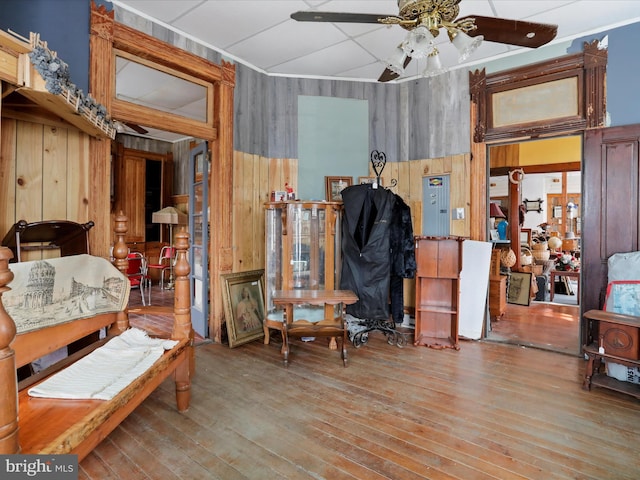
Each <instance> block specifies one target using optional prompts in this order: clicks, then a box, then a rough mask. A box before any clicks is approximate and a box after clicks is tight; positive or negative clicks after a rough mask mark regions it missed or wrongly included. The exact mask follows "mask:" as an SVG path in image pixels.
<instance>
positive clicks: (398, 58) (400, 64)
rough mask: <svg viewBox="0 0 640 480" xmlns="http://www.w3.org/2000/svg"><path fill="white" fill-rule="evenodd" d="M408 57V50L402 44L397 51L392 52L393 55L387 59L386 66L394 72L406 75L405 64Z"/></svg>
mask: <svg viewBox="0 0 640 480" xmlns="http://www.w3.org/2000/svg"><path fill="white" fill-rule="evenodd" d="M407 57H408V55H407V52H406V51H405V50H404V48H403V47H402V46H400V47H396V49H395V51H394V52H393V53H392V54H391V57H389V58H388V59H387V61H386V67H387V68H388V69H389V70H391V71H392V72H393V73H396V74H398V75H404V64H405V61H406V60H407Z"/></svg>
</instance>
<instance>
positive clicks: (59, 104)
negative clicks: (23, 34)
mask: <svg viewBox="0 0 640 480" xmlns="http://www.w3.org/2000/svg"><path fill="white" fill-rule="evenodd" d="M36 38H37V36H36ZM45 46H46V44H45ZM31 50H32V47H31V45H30V44H29V43H28V42H25V41H23V40H20V39H19V38H16V37H14V36H12V35H10V34H8V33H6V32H3V31H1V30H0V79H1V80H3V81H5V82H7V83H9V84H11V85H12V89H14V90H15V91H17V92H19V93H20V94H21V95H22V96H24V97H25V98H28V99H29V100H30V101H32V102H33V103H35V104H36V105H38V106H40V107H42V108H44V109H46V110H47V111H49V112H51V113H53V114H55V115H57V116H58V117H60V118H61V119H63V120H64V121H66V122H67V123H69V124H71V125H73V126H74V127H76V128H78V129H80V130H82V131H83V132H85V133H87V134H89V135H91V136H94V137H98V138H111V139H112V138H115V134H116V130H115V128H114V127H113V126H112V125H111V124H110V123H109V122H105V121H104V120H102V119H100V118H98V117H97V116H96V115H95V114H93V113H92V112H90V111H88V110H87V109H85V108H84V106H83V105H81V102H80V98H79V97H77V96H76V95H75V94H74V93H72V92H71V91H69V90H68V89H66V88H63V92H62V93H60V94H53V93H50V92H49V91H48V90H47V89H46V87H45V80H44V79H43V78H42V76H41V75H40V74H39V73H38V71H37V70H36V69H35V68H34V67H33V65H32V64H31V62H30V60H29V57H28V55H29V52H31ZM3 94H4V89H3Z"/></svg>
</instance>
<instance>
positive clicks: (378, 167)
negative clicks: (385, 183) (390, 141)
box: [369, 150, 398, 188]
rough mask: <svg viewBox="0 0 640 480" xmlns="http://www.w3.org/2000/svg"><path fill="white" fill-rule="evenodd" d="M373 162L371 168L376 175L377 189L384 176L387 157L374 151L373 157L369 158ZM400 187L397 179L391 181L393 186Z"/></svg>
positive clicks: (372, 152)
mask: <svg viewBox="0 0 640 480" xmlns="http://www.w3.org/2000/svg"><path fill="white" fill-rule="evenodd" d="M369 159H370V161H371V167H372V168H373V173H375V174H376V183H375V188H377V186H378V185H380V177H381V176H382V171H383V170H384V167H385V165H386V164H387V155H386V154H385V153H384V152H380V151H378V150H372V151H371V155H370V156H369ZM396 185H398V180H397V179H395V178H392V179H391V186H392V187H395V186H396Z"/></svg>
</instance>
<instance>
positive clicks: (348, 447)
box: [79, 292, 640, 480]
mask: <svg viewBox="0 0 640 480" xmlns="http://www.w3.org/2000/svg"><path fill="white" fill-rule="evenodd" d="M154 294H155V292H154ZM134 297H135V294H134V293H132V301H134ZM132 321H134V322H135V320H132ZM138 321H139V319H138ZM145 321H146V320H145ZM157 322H158V323H157V325H160V324H161V323H162V322H161V320H157ZM151 323H153V322H151ZM280 345H281V342H280V341H279V338H278V336H277V335H274V336H272V342H271V344H270V345H263V344H262V342H260V341H256V342H252V343H249V344H246V345H243V346H240V347H237V348H234V349H229V348H228V347H227V346H226V345H216V344H207V343H205V342H201V343H200V345H199V346H198V347H197V348H196V358H197V360H196V361H197V373H196V377H195V378H194V381H193V389H192V392H193V398H192V403H191V408H190V409H189V411H188V412H187V413H184V414H179V413H177V411H176V410H175V396H174V393H173V385H172V384H171V382H166V383H164V384H163V385H162V386H161V388H159V389H158V390H157V391H156V392H154V393H153V394H152V395H151V396H150V397H149V398H148V399H147V400H146V401H145V402H144V403H143V404H142V405H141V406H140V407H139V408H138V409H136V410H135V411H134V412H133V414H132V415H130V416H129V418H127V419H126V420H125V421H124V422H123V423H122V424H121V425H120V426H119V427H118V428H117V429H116V430H115V431H114V432H113V433H112V434H111V435H109V437H107V438H106V439H105V440H104V441H103V442H102V443H101V444H100V445H99V446H98V447H97V448H96V449H95V450H94V451H93V452H92V453H91V454H90V455H89V456H88V457H86V458H85V459H84V460H83V462H82V463H81V465H80V475H79V478H81V479H100V480H107V479H133V478H135V479H190V480H191V479H223V480H227V479H315V480H317V479H343V478H344V479H382V478H386V479H394V480H399V479H418V478H428V479H461V480H471V479H500V480H506V479H536V480H537V479H540V480H551V479H570V478H571V479H576V478H579V479H594V480H596V479H597V480H603V479H612V480H613V479H615V480H625V479H628V480H636V479H637V478H638V475H639V472H640V456H638V454H637V446H638V445H640V415H639V414H638V409H639V406H640V404H639V403H638V401H637V400H635V399H633V398H630V397H627V396H625V395H622V394H617V393H615V392H610V391H607V390H602V389H598V388H594V390H593V391H592V392H586V391H584V390H582V388H581V385H582V375H583V372H584V366H585V362H584V361H583V360H582V359H581V358H579V357H577V356H569V355H561V354H558V353H554V352H549V351H544V350H540V349H533V348H524V347H519V346H514V345H507V344H501V343H493V342H470V341H464V342H462V343H461V349H460V351H454V350H431V349H428V348H426V347H414V346H407V347H405V348H398V347H396V346H391V345H388V344H387V343H386V341H385V339H384V337H383V336H382V335H381V334H377V333H374V334H372V335H371V337H370V340H369V343H367V344H366V345H364V346H363V347H361V348H359V349H354V348H353V347H351V346H349V348H348V350H349V366H348V367H347V368H344V367H343V366H342V362H341V360H340V353H339V352H338V351H330V350H328V349H327V347H326V342H325V340H324V339H319V340H317V341H315V342H310V343H302V342H299V341H294V343H293V345H292V352H291V356H290V366H289V368H285V367H283V365H282V359H281V355H280Z"/></svg>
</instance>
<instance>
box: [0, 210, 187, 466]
mask: <svg viewBox="0 0 640 480" xmlns="http://www.w3.org/2000/svg"><path fill="white" fill-rule="evenodd" d="M115 232H116V238H117V242H116V244H115V246H114V249H113V255H114V257H115V259H116V260H115V262H114V263H115V265H116V266H117V267H118V269H119V270H120V271H121V272H124V271H125V270H126V266H127V259H126V256H127V247H126V244H125V243H124V233H125V232H126V217H124V216H123V215H122V214H121V215H119V216H118V217H117V218H116V228H115ZM176 248H177V250H178V254H177V255H178V258H177V262H176V265H175V269H174V273H175V276H176V279H175V304H174V307H173V309H172V313H173V317H174V322H173V331H172V334H171V338H172V339H173V340H177V341H178V343H177V344H176V345H175V346H174V347H173V348H171V349H170V350H168V351H166V352H165V353H164V354H163V355H162V357H161V358H160V359H159V360H157V361H156V362H155V363H154V364H153V365H152V366H151V368H149V369H148V370H147V371H146V372H145V373H144V374H143V375H142V376H140V377H138V378H137V379H136V380H134V381H133V382H132V383H130V384H129V385H128V386H127V387H125V388H124V389H123V390H122V391H121V392H120V393H118V394H117V395H116V396H115V397H113V398H112V399H111V400H68V399H50V398H33V397H30V396H29V395H28V393H27V389H28V388H27V387H29V386H32V385H35V384H37V383H39V382H41V381H43V380H44V379H46V378H48V377H49V376H50V375H52V374H53V373H55V372H56V371H59V370H60V368H59V367H65V366H67V365H69V364H71V363H73V362H75V361H77V360H78V359H79V358H82V357H83V356H84V355H86V354H88V353H90V352H91V351H93V350H95V348H97V346H100V345H102V344H104V343H105V342H106V341H107V340H108V339H110V338H112V337H113V336H115V335H118V334H120V333H122V332H124V331H125V330H127V329H128V328H129V322H128V312H127V310H126V309H125V310H124V311H122V312H117V313H111V314H101V315H97V316H94V317H91V318H86V319H82V320H76V321H72V322H67V323H64V324H59V325H56V326H54V327H51V328H43V329H40V330H35V331H31V332H27V333H25V334H19V335H17V336H16V327H15V323H14V321H13V320H12V318H11V317H10V316H9V315H8V314H7V313H6V310H5V308H4V306H3V305H2V302H1V300H2V294H3V293H5V292H7V291H9V290H10V288H9V287H8V286H7V284H9V283H10V282H11V280H12V279H13V273H12V272H11V270H10V269H9V265H8V262H9V260H10V259H11V257H12V253H11V251H10V250H9V249H8V248H6V247H0V385H2V386H3V388H2V389H1V390H0V454H15V453H23V454H63V453H71V454H77V455H78V461H80V460H82V459H83V458H84V457H85V456H86V455H87V454H88V453H89V452H90V451H91V450H92V449H93V448H94V447H95V446H96V445H98V444H99V443H100V442H101V441H102V440H103V439H104V438H105V437H106V436H107V435H109V433H110V432H112V431H113V430H114V429H115V428H116V427H117V426H118V425H119V424H120V422H122V421H123V420H124V419H125V418H126V417H127V416H128V415H129V414H130V413H131V412H132V411H133V410H134V409H135V408H136V407H137V406H138V405H140V404H141V403H142V402H143V401H144V400H145V399H146V398H147V397H148V396H149V395H150V394H151V392H153V391H154V390H155V388H156V387H158V385H160V384H161V383H162V382H163V381H164V380H165V379H166V378H168V377H169V376H173V377H174V379H175V384H176V402H177V409H178V411H181V412H183V411H186V410H187V409H188V408H189V402H190V389H191V380H190V379H191V375H192V373H193V365H194V357H193V330H192V328H191V314H190V305H189V303H190V294H189V288H190V287H189V285H190V284H189V278H188V275H189V264H188V261H187V249H188V234H186V233H184V232H181V233H179V234H177V240H176ZM157 311H158V307H154V312H155V313H157ZM168 311H169V312H170V311H171V309H170V308H169V309H168ZM137 313H141V314H144V313H145V312H144V309H137ZM103 327H107V328H108V330H107V338H106V339H103V340H100V341H99V342H97V343H96V344H94V345H91V346H89V347H87V348H85V349H84V350H82V351H80V352H77V353H74V354H73V355H71V356H69V357H68V358H65V359H64V360H62V361H61V362H60V365H56V366H54V367H55V368H54V367H52V368H49V369H46V370H44V371H43V372H41V373H40V374H38V375H36V376H35V377H34V378H31V379H27V380H26V381H25V382H21V384H18V382H17V378H16V368H17V367H19V366H21V365H25V364H27V363H29V362H32V361H33V360H35V359H36V358H40V357H42V356H43V355H45V354H46V353H49V352H50V351H53V350H55V349H57V348H59V347H60V346H64V345H67V344H69V343H71V342H73V341H75V340H78V339H79V338H82V337H84V336H85V335H86V334H88V333H91V332H95V331H98V330H100V329H101V328H103Z"/></svg>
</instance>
